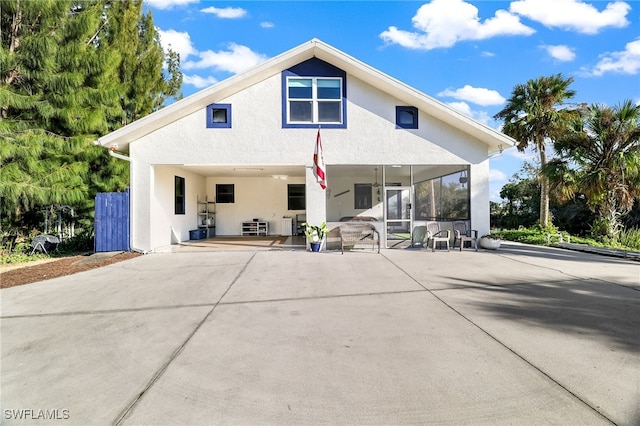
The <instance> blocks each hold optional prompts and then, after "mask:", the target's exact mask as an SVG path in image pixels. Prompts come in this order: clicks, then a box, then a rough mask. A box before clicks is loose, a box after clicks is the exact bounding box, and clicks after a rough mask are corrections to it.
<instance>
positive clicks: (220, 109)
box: [207, 104, 231, 129]
mask: <svg viewBox="0 0 640 426" xmlns="http://www.w3.org/2000/svg"><path fill="white" fill-rule="evenodd" d="M207 128H208V129H214V128H223V129H224V128H226V129H230V128H231V104H211V105H209V106H207Z"/></svg>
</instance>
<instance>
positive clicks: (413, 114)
mask: <svg viewBox="0 0 640 426" xmlns="http://www.w3.org/2000/svg"><path fill="white" fill-rule="evenodd" d="M396 126H398V127H399V128H401V129H417V128H418V108H416V107H412V106H396Z"/></svg>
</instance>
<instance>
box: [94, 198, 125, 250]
mask: <svg viewBox="0 0 640 426" xmlns="http://www.w3.org/2000/svg"><path fill="white" fill-rule="evenodd" d="M130 226H131V225H130V220H129V190H127V191H126V192H101V193H98V194H96V207H95V217H94V231H95V232H94V234H95V251H96V252H103V251H129V249H130V247H129V234H130Z"/></svg>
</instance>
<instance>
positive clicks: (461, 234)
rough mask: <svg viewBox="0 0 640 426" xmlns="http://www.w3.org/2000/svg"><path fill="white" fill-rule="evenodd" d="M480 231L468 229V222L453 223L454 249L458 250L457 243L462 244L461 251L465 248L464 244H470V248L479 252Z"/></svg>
mask: <svg viewBox="0 0 640 426" xmlns="http://www.w3.org/2000/svg"><path fill="white" fill-rule="evenodd" d="M477 239H478V231H476V230H475V229H467V222H464V221H456V222H453V248H456V242H458V241H459V242H460V251H462V249H463V248H464V243H466V242H469V243H470V244H469V245H470V246H471V247H472V248H474V249H475V250H476V251H478V241H477Z"/></svg>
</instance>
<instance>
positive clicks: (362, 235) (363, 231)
mask: <svg viewBox="0 0 640 426" xmlns="http://www.w3.org/2000/svg"><path fill="white" fill-rule="evenodd" d="M338 235H339V238H340V249H341V250H342V254H344V248H345V247H347V249H349V248H350V247H351V248H353V247H354V246H355V245H356V244H363V243H364V244H371V247H372V249H373V250H375V248H376V246H378V253H380V233H379V232H378V230H377V229H376V227H375V226H373V225H372V224H370V223H365V222H360V221H358V222H345V223H342V224H340V226H339V227H338Z"/></svg>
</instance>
